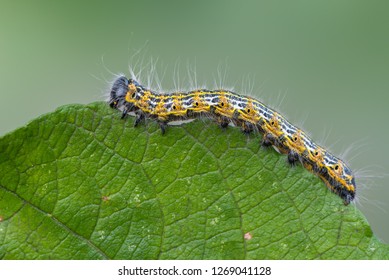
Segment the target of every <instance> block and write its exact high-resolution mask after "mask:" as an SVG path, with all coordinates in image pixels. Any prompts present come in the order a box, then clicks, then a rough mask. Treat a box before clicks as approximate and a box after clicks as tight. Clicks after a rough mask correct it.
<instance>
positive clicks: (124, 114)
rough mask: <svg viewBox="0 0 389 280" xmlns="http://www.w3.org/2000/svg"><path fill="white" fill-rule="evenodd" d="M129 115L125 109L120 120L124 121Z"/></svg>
mask: <svg viewBox="0 0 389 280" xmlns="http://www.w3.org/2000/svg"><path fill="white" fill-rule="evenodd" d="M127 113H128V109H127V108H125V109H124V110H123V113H122V116H121V117H120V118H121V119H124V118H125V117H126V116H127Z"/></svg>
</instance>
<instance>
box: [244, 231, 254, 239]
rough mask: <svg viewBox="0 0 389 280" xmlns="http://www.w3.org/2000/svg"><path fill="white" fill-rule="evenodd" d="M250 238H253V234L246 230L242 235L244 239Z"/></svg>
mask: <svg viewBox="0 0 389 280" xmlns="http://www.w3.org/2000/svg"><path fill="white" fill-rule="evenodd" d="M251 238H253V236H252V235H251V233H250V232H246V233H245V235H244V239H246V240H250V239H251Z"/></svg>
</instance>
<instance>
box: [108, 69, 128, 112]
mask: <svg viewBox="0 0 389 280" xmlns="http://www.w3.org/2000/svg"><path fill="white" fill-rule="evenodd" d="M127 91H128V80H127V78H126V77H124V76H121V77H119V78H117V79H116V80H115V82H114V83H113V85H112V89H111V94H110V98H109V106H111V107H112V108H115V109H116V108H120V107H122V106H123V105H124V102H125V98H126V94H127Z"/></svg>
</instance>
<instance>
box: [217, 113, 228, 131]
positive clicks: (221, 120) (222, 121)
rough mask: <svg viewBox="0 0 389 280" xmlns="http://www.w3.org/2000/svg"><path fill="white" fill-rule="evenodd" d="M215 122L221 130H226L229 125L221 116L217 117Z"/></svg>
mask: <svg viewBox="0 0 389 280" xmlns="http://www.w3.org/2000/svg"><path fill="white" fill-rule="evenodd" d="M216 122H217V123H218V124H219V126H220V127H221V128H223V129H225V128H227V127H228V125H229V123H230V120H229V119H227V118H225V117H223V116H221V117H218V118H217V119H216Z"/></svg>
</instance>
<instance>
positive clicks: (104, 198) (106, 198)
mask: <svg viewBox="0 0 389 280" xmlns="http://www.w3.org/2000/svg"><path fill="white" fill-rule="evenodd" d="M101 199H102V200H103V201H108V200H109V197H108V196H106V195H104V196H103V197H102V198H101Z"/></svg>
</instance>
